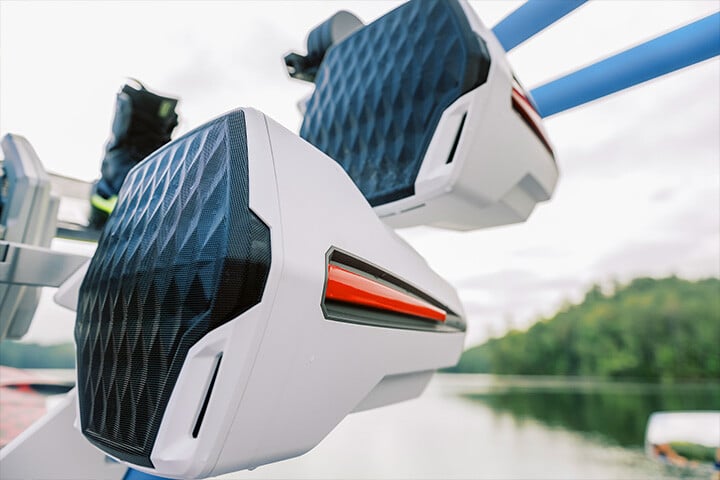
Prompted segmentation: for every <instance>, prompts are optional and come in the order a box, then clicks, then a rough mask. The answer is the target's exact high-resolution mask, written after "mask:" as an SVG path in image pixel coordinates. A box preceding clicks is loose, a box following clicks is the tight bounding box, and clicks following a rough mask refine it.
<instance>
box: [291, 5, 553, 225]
mask: <svg viewBox="0 0 720 480" xmlns="http://www.w3.org/2000/svg"><path fill="white" fill-rule="evenodd" d="M301 136H302V137H303V138H305V139H306V140H308V141H309V142H310V143H312V144H313V145H316V146H317V147H318V148H319V149H320V150H322V151H324V152H325V153H327V154H328V155H329V156H330V157H332V158H333V159H334V160H336V161H337V162H338V163H339V164H340V165H342V167H343V168H344V169H345V170H346V171H347V172H348V174H349V175H350V177H351V178H352V179H353V181H354V182H355V184H356V185H357V186H358V188H359V189H360V190H361V191H362V192H363V194H364V195H365V197H366V198H367V199H368V201H369V202H370V204H371V205H372V206H373V207H374V208H375V211H376V213H377V215H378V216H380V217H381V218H382V219H383V220H384V221H385V222H386V223H387V224H388V225H390V226H392V227H395V228H398V227H410V226H416V225H432V226H437V227H441V228H448V229H453V230H474V229H480V228H487V227H492V226H497V225H504V224H509V223H517V222H522V221H524V220H526V219H527V218H528V217H529V215H530V213H531V212H532V211H533V209H534V208H535V206H536V204H537V203H539V202H542V201H545V200H548V199H549V198H550V197H551V196H552V193H553V191H554V189H555V184H556V182H557V178H558V169H557V165H556V162H555V159H554V153H553V150H552V145H551V143H550V141H549V139H548V137H547V133H546V132H545V130H544V127H543V125H542V120H541V118H540V116H539V114H538V113H537V111H536V109H535V106H534V104H533V101H532V97H531V96H530V94H529V93H527V92H525V91H524V90H523V89H522V87H520V85H519V82H518V81H517V79H515V77H514V75H513V72H512V69H511V68H510V65H509V63H508V61H507V55H506V53H505V51H504V49H503V48H502V46H501V45H500V43H499V42H498V40H497V38H496V37H495V36H494V34H493V33H492V31H491V30H489V29H488V28H486V27H485V26H484V25H483V24H482V22H481V21H480V19H479V18H478V17H477V15H476V13H475V12H474V11H473V9H472V7H471V6H470V5H469V4H468V2H467V1H465V0H411V1H410V2H407V3H405V4H403V5H401V6H400V7H398V8H397V9H395V10H393V11H391V12H389V13H387V14H386V15H384V16H383V17H381V18H379V19H378V20H376V21H374V22H373V23H371V24H369V25H367V26H365V27H363V28H361V29H359V30H357V31H355V32H354V33H352V34H351V35H349V36H348V37H347V38H345V39H343V40H342V41H341V42H339V43H338V44H336V45H333V47H332V48H330V49H329V50H328V51H327V53H326V54H325V57H324V59H323V61H322V63H321V65H320V68H319V70H318V72H317V76H316V78H315V91H314V92H313V95H312V97H311V98H310V99H309V101H308V102H307V104H306V111H305V116H304V120H303V125H302V128H301Z"/></svg>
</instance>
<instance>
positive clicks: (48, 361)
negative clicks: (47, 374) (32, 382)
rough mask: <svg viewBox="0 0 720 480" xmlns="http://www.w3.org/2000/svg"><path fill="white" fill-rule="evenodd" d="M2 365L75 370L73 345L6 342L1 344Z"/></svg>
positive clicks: (0, 361)
mask: <svg viewBox="0 0 720 480" xmlns="http://www.w3.org/2000/svg"><path fill="white" fill-rule="evenodd" d="M0 365H5V366H8V367H15V368H75V346H74V345H73V344H72V343H61V344H57V345H38V344H35V343H20V342H13V341H11V340H5V341H3V342H2V343H0Z"/></svg>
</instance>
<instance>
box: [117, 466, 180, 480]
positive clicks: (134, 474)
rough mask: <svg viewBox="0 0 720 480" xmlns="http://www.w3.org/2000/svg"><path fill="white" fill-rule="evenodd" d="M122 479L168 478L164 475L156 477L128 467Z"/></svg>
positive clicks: (154, 479) (158, 479)
mask: <svg viewBox="0 0 720 480" xmlns="http://www.w3.org/2000/svg"><path fill="white" fill-rule="evenodd" d="M123 480H169V479H166V478H164V477H156V476H155V475H150V474H149V473H144V472H141V471H139V470H133V469H132V468H128V469H127V472H125V475H124V476H123Z"/></svg>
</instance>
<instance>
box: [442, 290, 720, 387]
mask: <svg viewBox="0 0 720 480" xmlns="http://www.w3.org/2000/svg"><path fill="white" fill-rule="evenodd" d="M448 371H452V372H458V373H495V374H517V375H585V376H596V377H605V378H627V379H630V378H634V379H647V380H659V381H673V380H699V379H713V380H718V379H720V280H719V279H716V278H712V279H705V280H699V281H694V282H693V281H688V280H683V279H680V278H677V277H670V278H664V279H652V278H638V279H635V280H633V281H632V282H631V283H629V284H627V285H617V286H616V287H615V288H614V291H613V292H611V293H607V294H606V293H603V290H602V289H601V288H600V287H599V286H594V287H593V288H591V289H590V291H588V292H587V294H586V295H585V298H584V300H583V301H582V302H581V303H580V304H578V305H569V306H567V307H564V308H563V309H562V310H561V311H559V312H558V313H557V314H556V315H555V316H553V317H552V318H548V319H542V320H540V321H539V322H537V323H535V324H534V325H533V326H532V327H530V328H529V329H528V330H527V331H518V330H513V331H510V332H509V333H507V334H506V335H505V336H503V337H501V338H496V339H492V340H489V341H488V342H487V343H484V344H482V345H480V346H477V347H473V348H470V349H468V350H467V351H465V353H463V355H462V357H461V359H460V362H459V364H458V365H457V366H456V367H454V368H452V369H449V370H448Z"/></svg>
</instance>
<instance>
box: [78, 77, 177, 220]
mask: <svg viewBox="0 0 720 480" xmlns="http://www.w3.org/2000/svg"><path fill="white" fill-rule="evenodd" d="M177 102H178V100H177V99H176V98H168V97H161V96H160V95H156V94H154V93H152V92H150V91H149V90H147V89H146V88H145V87H144V86H143V85H142V84H141V83H140V82H137V87H135V86H132V85H130V84H127V85H125V86H124V87H123V88H122V90H120V92H119V93H118V95H117V103H116V105H115V118H114V119H113V125H112V133H111V135H110V139H109V140H108V143H107V145H106V147H105V157H104V158H103V161H102V167H101V174H102V178H100V180H98V181H97V183H96V184H95V185H94V187H93V192H92V196H91V198H90V226H91V227H94V228H98V229H99V228H102V227H103V226H104V225H105V222H106V221H107V219H108V216H109V215H110V213H111V212H112V210H113V208H115V203H116V202H117V195H118V192H119V191H120V187H121V186H122V183H123V181H124V180H125V177H126V176H127V173H128V172H129V171H130V169H131V168H132V167H134V166H135V165H137V164H138V163H139V162H140V161H141V160H142V159H144V158H145V157H146V156H148V155H149V154H150V153H152V152H154V151H155V150H157V149H158V148H160V147H161V146H163V145H165V144H166V143H168V142H169V141H170V135H171V134H172V131H173V129H174V128H175V127H176V126H177V124H178V116H177V114H176V113H175V107H176V106H177Z"/></svg>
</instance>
